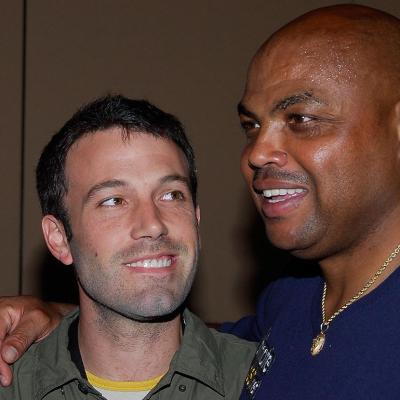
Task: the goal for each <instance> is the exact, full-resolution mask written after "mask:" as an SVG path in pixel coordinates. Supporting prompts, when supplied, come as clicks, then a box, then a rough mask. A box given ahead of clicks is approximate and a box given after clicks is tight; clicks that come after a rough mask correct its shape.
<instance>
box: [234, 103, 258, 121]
mask: <svg viewBox="0 0 400 400" xmlns="http://www.w3.org/2000/svg"><path fill="white" fill-rule="evenodd" d="M237 111H238V113H239V115H245V116H246V117H249V118H252V119H254V120H257V116H256V114H254V113H252V112H251V111H249V110H248V109H247V108H246V107H245V106H244V104H243V103H239V104H238V106H237Z"/></svg>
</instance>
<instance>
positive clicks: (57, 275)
mask: <svg viewBox="0 0 400 400" xmlns="http://www.w3.org/2000/svg"><path fill="white" fill-rule="evenodd" d="M41 260H42V261H41V264H40V269H39V270H40V282H41V287H40V293H41V296H40V297H41V298H42V299H44V300H46V301H57V302H61V303H73V304H78V302H79V297H78V286H77V284H76V280H75V274H74V268H73V267H72V266H66V265H64V264H62V263H61V262H59V261H58V260H57V259H55V258H54V257H53V256H52V255H51V254H50V253H49V252H48V251H47V249H44V251H43V257H42V258H41Z"/></svg>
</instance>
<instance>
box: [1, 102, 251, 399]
mask: <svg viewBox="0 0 400 400" xmlns="http://www.w3.org/2000/svg"><path fill="white" fill-rule="evenodd" d="M196 187H197V181H196V169H195V163H194V156H193V151H192V148H191V146H190V144H189V142H188V140H187V138H186V135H185V133H184V131H183V128H182V126H181V124H180V123H179V121H178V120H177V119H176V118H175V117H173V116H171V115H169V114H166V113H164V112H163V111H161V110H159V109H158V108H156V107H154V106H153V105H151V104H149V103H148V102H146V101H135V100H130V99H127V98H124V97H122V96H107V97H104V98H101V99H99V100H96V101H94V102H93V103H90V104H88V105H87V106H85V107H83V108H82V109H80V110H79V111H78V112H77V113H76V114H75V115H74V116H73V117H72V118H71V119H70V120H69V121H68V122H67V123H66V124H65V125H64V126H63V128H62V129H61V130H60V131H59V132H58V133H56V134H55V135H54V136H53V138H52V139H51V140H50V142H49V143H48V145H47V146H46V147H45V149H44V151H43V153H42V155H41V157H40V160H39V164H38V167H37V189H38V193H39V197H40V202H41V206H42V210H43V219H42V230H43V235H44V238H45V241H46V244H47V247H48V249H49V250H50V252H51V253H52V254H53V255H54V257H56V258H57V259H58V260H60V261H61V262H62V263H64V264H65V265H71V264H72V263H73V264H74V268H75V273H76V279H77V282H78V288H79V305H80V307H79V311H78V310H76V311H74V312H72V313H71V314H69V315H68V316H67V317H66V318H65V319H64V320H63V322H62V323H61V325H60V327H59V328H58V329H57V330H56V331H55V332H54V333H52V334H51V335H49V336H48V337H47V338H46V339H45V340H43V341H42V342H40V343H38V344H36V345H34V346H32V348H31V349H30V350H29V351H28V352H27V353H26V354H25V355H24V356H23V357H22V358H21V359H20V360H18V361H17V362H16V363H15V364H14V366H13V373H14V380H13V384H12V385H11V386H10V387H8V388H4V389H2V390H1V391H0V398H1V399H14V400H16V399H21V400H25V399H26V400H28V399H29V400H32V399H38V400H39V399H43V400H45V399H46V400H47V399H48V400H50V399H52V400H56V399H84V398H88V399H89V398H90V399H102V398H107V399H110V400H111V399H115V400H125V399H143V398H146V399H152V398H157V399H171V398H178V397H179V398H191V399H204V400H206V399H236V398H238V396H239V393H240V391H241V386H242V381H243V379H244V376H245V373H246V371H247V369H248V366H249V364H250V361H251V359H252V356H253V354H254V346H253V345H252V344H251V343H249V342H245V341H243V340H241V339H237V338H235V337H234V336H231V335H228V334H221V333H217V332H215V331H210V330H209V329H208V328H207V327H206V326H205V325H204V324H203V323H202V322H201V321H200V320H199V319H198V318H196V317H195V316H194V315H193V314H191V313H190V312H189V311H188V310H185V307H184V303H185V299H186V297H187V295H188V293H189V291H190V288H191V285H192V282H193V278H194V275H195V272H196V267H197V260H198V253H199V237H198V222H199V219H200V212H199V208H198V205H197V204H196Z"/></svg>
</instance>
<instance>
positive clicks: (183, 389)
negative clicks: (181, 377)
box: [178, 385, 186, 392]
mask: <svg viewBox="0 0 400 400" xmlns="http://www.w3.org/2000/svg"><path fill="white" fill-rule="evenodd" d="M178 390H179V391H180V392H186V385H179V386H178Z"/></svg>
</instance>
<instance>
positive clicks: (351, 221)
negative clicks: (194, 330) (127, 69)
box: [9, 5, 400, 400]
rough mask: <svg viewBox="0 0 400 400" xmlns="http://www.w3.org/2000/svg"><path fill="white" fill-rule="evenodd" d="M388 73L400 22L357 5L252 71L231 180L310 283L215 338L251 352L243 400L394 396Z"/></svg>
mask: <svg viewBox="0 0 400 400" xmlns="http://www.w3.org/2000/svg"><path fill="white" fill-rule="evenodd" d="M399 67H400V21H399V20H398V19H397V18H395V17H393V16H390V15H388V14H386V13H383V12H381V11H378V10H374V9H371V8H367V7H362V6H355V5H341V6H334V7H328V8H323V9H319V10H315V11H312V12H310V13H307V14H305V15H303V16H301V17H300V18H298V19H296V20H295V21H293V22H291V23H289V24H288V25H286V26H285V27H283V28H281V29H280V30H279V31H278V32H276V33H275V34H273V35H272V36H271V38H269V39H268V40H267V41H266V42H265V43H264V44H263V45H262V47H261V48H260V49H259V51H258V52H257V54H256V55H255V57H254V59H253V60H252V62H251V65H250V69H249V73H248V80H247V85H246V89H245V93H244V96H243V99H242V100H241V102H240V104H239V107H238V109H239V115H240V120H241V124H242V127H243V130H244V133H245V135H246V138H247V143H246V146H245V148H244V151H243V155H242V171H243V174H244V176H245V179H246V181H247V183H248V186H249V189H250V191H251V193H252V196H253V199H254V202H255V204H256V206H257V208H258V210H259V212H260V214H261V216H262V218H263V220H264V222H265V227H266V233H267V235H268V238H269V239H270V241H271V242H272V243H273V244H274V245H276V246H277V247H279V248H282V249H286V250H287V251H289V252H291V253H292V254H294V255H295V256H297V257H299V258H302V259H307V260H316V261H318V262H319V265H320V271H321V273H320V274H319V275H318V276H313V277H296V278H294V277H291V278H285V279H280V280H277V281H275V282H273V283H272V284H271V285H269V287H268V288H267V289H266V291H265V292H264V294H263V295H262V297H261V299H260V303H259V305H258V310H257V315H256V316H254V317H248V318H245V319H243V320H241V321H239V322H238V323H236V324H226V325H225V326H224V328H223V329H224V330H225V331H230V332H232V333H235V334H236V335H238V336H241V337H243V338H246V339H250V340H257V341H259V342H260V345H259V348H258V351H257V354H256V357H255V359H254V361H253V363H252V366H251V368H250V371H249V373H248V375H247V378H246V382H245V385H244V390H243V393H242V399H296V400H298V399H354V398H364V399H365V398H366V399H398V398H400V382H398V371H399V370H400V338H399V334H398V331H399V330H400V322H399V319H398V318H397V317H396V315H397V310H398V304H399V303H400V290H399V288H400V271H399V270H398V268H397V267H398V265H399V261H400V257H399V256H398V253H399V252H400V244H399V243H400V103H399V101H400V68H399ZM266 263H268V261H267V260H266ZM15 307H16V308H17V306H15ZM22 323H27V322H26V320H25V321H23V322H22ZM48 325H49V324H44V325H43V328H41V329H47V326H48ZM29 335H30V334H29ZM10 340H12V338H11V339H10ZM9 343H11V342H9Z"/></svg>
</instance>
